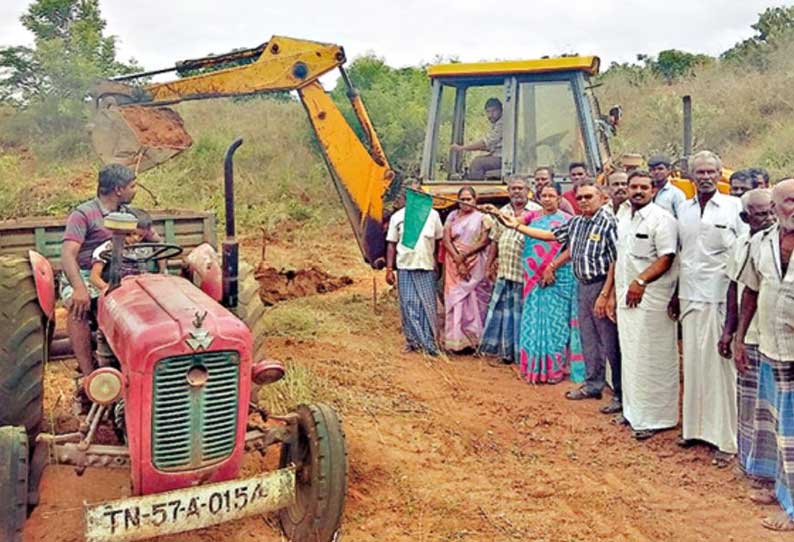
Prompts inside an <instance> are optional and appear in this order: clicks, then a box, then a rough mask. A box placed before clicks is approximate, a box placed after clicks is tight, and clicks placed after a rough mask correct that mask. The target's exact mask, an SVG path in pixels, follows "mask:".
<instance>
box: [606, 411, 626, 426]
mask: <svg viewBox="0 0 794 542" xmlns="http://www.w3.org/2000/svg"><path fill="white" fill-rule="evenodd" d="M609 423H611V424H612V425H629V421H628V420H627V419H626V418H625V417H624V416H623V414H618V415H617V416H614V417H613V418H612V419H611V420H609Z"/></svg>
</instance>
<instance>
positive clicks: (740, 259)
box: [728, 232, 758, 346]
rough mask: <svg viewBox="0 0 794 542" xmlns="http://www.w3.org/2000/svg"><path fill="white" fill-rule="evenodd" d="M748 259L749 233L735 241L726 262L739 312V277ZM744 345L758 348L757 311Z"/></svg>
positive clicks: (740, 296)
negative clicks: (734, 283)
mask: <svg viewBox="0 0 794 542" xmlns="http://www.w3.org/2000/svg"><path fill="white" fill-rule="evenodd" d="M749 257H750V232H747V233H744V234H742V235H740V236H739V239H738V240H737V241H736V248H735V250H734V252H733V255H732V257H731V259H730V260H728V277H729V278H730V279H731V280H732V281H734V282H736V298H737V299H736V300H737V302H738V303H739V307H740V310H741V303H742V292H744V284H742V283H741V282H739V277H740V276H741V274H742V271H743V270H744V267H745V266H746V265H747V260H748V258H749ZM744 344H751V345H755V346H758V311H756V312H755V316H753V319H752V321H751V322H750V325H749V326H748V327H747V333H746V334H745V336H744Z"/></svg>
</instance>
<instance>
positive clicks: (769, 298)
mask: <svg viewBox="0 0 794 542" xmlns="http://www.w3.org/2000/svg"><path fill="white" fill-rule="evenodd" d="M740 279H741V281H742V282H743V283H744V284H745V286H747V287H748V288H752V289H753V290H755V291H757V292H758V310H757V315H758V331H759V336H758V349H759V350H760V351H761V353H762V354H763V355H765V356H767V357H768V358H772V359H774V360H776V361H792V362H794V257H792V258H790V259H789V265H788V269H787V271H786V276H785V277H784V276H783V267H782V266H781V262H780V226H779V225H778V226H775V227H773V228H770V229H768V230H766V231H763V232H758V233H757V234H755V235H754V236H753V238H752V239H751V240H750V259H749V260H748V262H747V265H746V266H745V267H744V270H743V271H742V274H741V277H740Z"/></svg>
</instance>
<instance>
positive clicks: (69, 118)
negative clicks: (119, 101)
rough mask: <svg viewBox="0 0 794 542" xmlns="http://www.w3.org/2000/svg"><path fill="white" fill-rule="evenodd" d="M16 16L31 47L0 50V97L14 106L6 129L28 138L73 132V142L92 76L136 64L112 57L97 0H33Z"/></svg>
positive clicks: (112, 43) (113, 42)
mask: <svg viewBox="0 0 794 542" xmlns="http://www.w3.org/2000/svg"><path fill="white" fill-rule="evenodd" d="M20 20H21V22H22V25H23V26H24V27H25V28H26V29H28V30H29V31H30V32H31V33H32V34H33V36H34V47H33V48H30V47H24V46H15V47H5V48H2V49H0V99H1V100H3V101H4V102H6V103H11V104H14V105H15V106H16V107H17V109H18V115H16V118H15V119H14V121H13V122H12V128H14V130H12V131H15V132H16V133H17V135H21V136H22V137H24V138H32V139H40V138H44V137H46V138H47V139H52V138H57V137H58V136H59V135H61V134H63V133H64V132H67V131H69V132H74V131H77V132H79V134H81V135H79V136H77V139H73V142H76V141H77V140H78V139H80V138H82V137H83V136H82V133H84V129H83V124H84V122H85V118H86V113H87V106H86V97H87V95H88V93H89V90H90V88H91V86H92V85H93V83H94V81H95V80H96V79H97V78H99V77H107V76H110V75H117V74H121V73H129V72H130V71H132V70H135V69H137V66H136V65H135V63H134V61H131V62H130V63H127V64H124V63H121V62H119V61H117V60H116V39H115V37H113V36H106V35H104V30H105V27H106V23H105V21H104V19H102V16H101V13H100V10H99V0H36V1H35V2H33V3H32V4H31V5H30V7H29V8H28V11H27V12H26V13H25V14H24V15H22V17H21V18H20ZM4 137H6V135H5V134H4Z"/></svg>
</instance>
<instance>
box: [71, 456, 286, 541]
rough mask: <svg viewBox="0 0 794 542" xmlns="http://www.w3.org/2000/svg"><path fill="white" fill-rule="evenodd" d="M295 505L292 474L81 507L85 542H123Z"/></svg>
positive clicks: (274, 473) (269, 474)
mask: <svg viewBox="0 0 794 542" xmlns="http://www.w3.org/2000/svg"><path fill="white" fill-rule="evenodd" d="M294 500H295V470H294V469H292V468H287V469H281V470H277V471H274V472H269V473H265V474H260V475H257V476H253V477H251V478H247V479H244V480H230V481H228V482H220V483H217V484H209V485H205V486H198V487H190V488H185V489H179V490H176V491H169V492H167V493H157V494H154V495H146V496H143V497H130V498H128V499H119V500H116V501H109V502H104V503H100V504H93V505H88V504H86V505H85V507H84V517H85V540H86V542H110V541H112V542H123V541H126V540H140V539H143V538H152V537H155V536H161V535H165V534H172V533H179V532H182V531H190V530H193V529H201V528H203V527H209V526H210V525H217V524H219V523H224V522H226V521H231V520H234V519H239V518H243V517H246V516H250V515H254V514H261V513H264V512H270V511H272V510H278V509H280V508H284V507H286V506H289V505H290V504H292V503H293V502H294Z"/></svg>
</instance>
